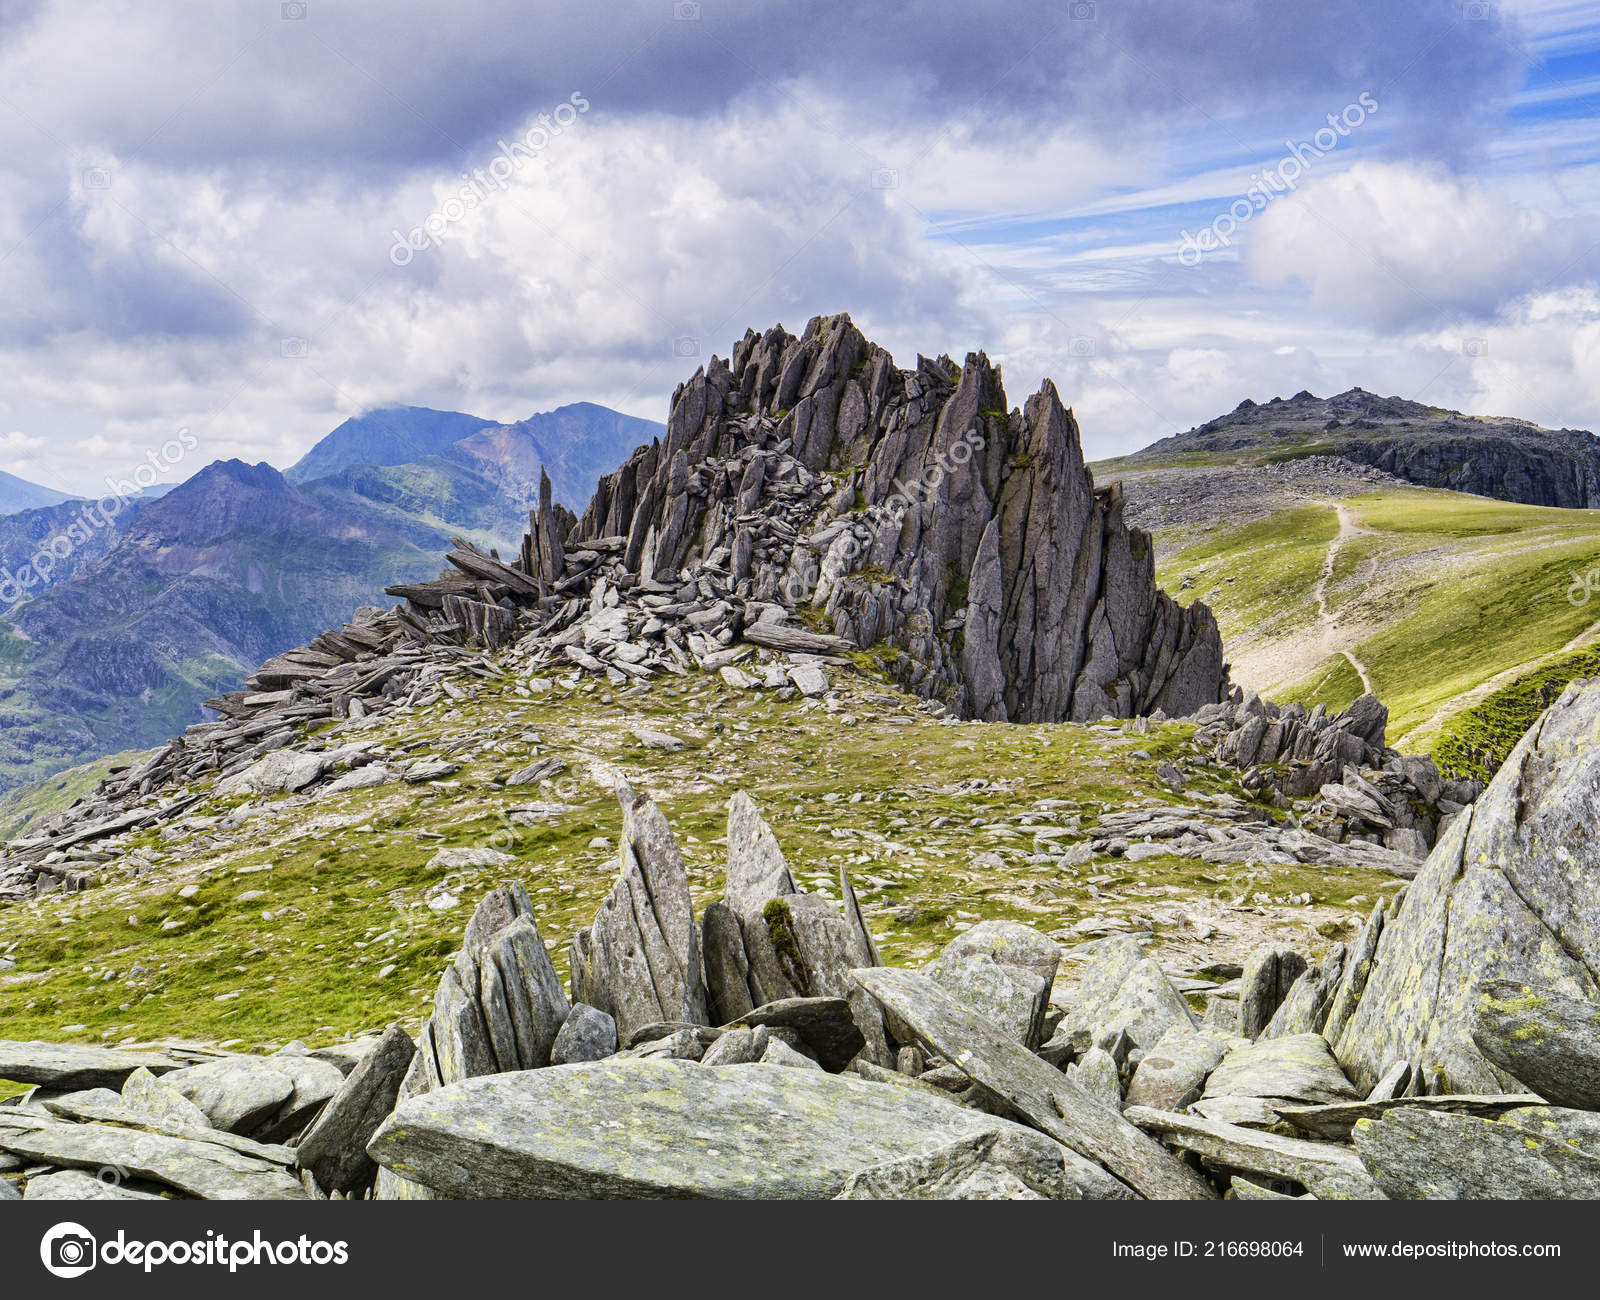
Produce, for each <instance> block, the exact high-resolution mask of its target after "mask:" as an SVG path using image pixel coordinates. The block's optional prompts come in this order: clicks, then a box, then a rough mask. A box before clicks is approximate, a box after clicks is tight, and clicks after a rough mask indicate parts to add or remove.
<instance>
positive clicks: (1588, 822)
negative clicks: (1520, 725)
mask: <svg viewBox="0 0 1600 1300" xmlns="http://www.w3.org/2000/svg"><path fill="white" fill-rule="evenodd" d="M1597 730H1600V682H1596V683H1578V682H1574V683H1573V684H1571V685H1569V686H1568V687H1567V689H1566V691H1565V692H1564V693H1563V695H1562V697H1561V699H1560V700H1559V701H1558V702H1557V703H1556V704H1555V705H1553V706H1552V707H1551V708H1550V709H1549V710H1548V711H1547V712H1546V713H1545V714H1544V716H1543V717H1541V718H1540V719H1539V721H1538V722H1536V723H1535V724H1534V725H1533V727H1531V728H1530V729H1529V731H1528V732H1527V734H1526V735H1524V736H1523V738H1522V740H1521V741H1519V742H1518V744H1517V745H1516V747H1515V748H1514V749H1513V750H1512V752H1511V755H1510V757H1509V758H1508V759H1507V760H1506V762H1505V764H1504V765H1503V766H1502V767H1501V768H1500V770H1499V772H1497V773H1496V775H1495V778H1494V780H1493V781H1492V782H1491V783H1490V785H1489V788H1488V789H1487V790H1486V791H1485V792H1484V793H1483V795H1482V796H1481V797H1480V798H1479V799H1478V801H1477V802H1476V803H1475V804H1473V805H1472V806H1471V807H1469V808H1468V809H1466V810H1465V811H1464V812H1463V813H1462V814H1461V815H1460V816H1459V817H1458V818H1457V819H1456V820H1455V821H1454V822H1453V823H1452V824H1451V826H1450V828H1449V830H1448V831H1446V832H1445V834H1444V835H1443V836H1442V837H1441V839H1440V841H1439V843H1438V845H1437V846H1436V847H1435V848H1434V850H1433V853H1432V854H1431V855H1430V856H1429V858H1428V861H1427V863H1426V864H1425V865H1424V866H1423V868H1422V870H1421V872H1420V873H1419V874H1418V876H1417V878H1416V880H1415V881H1414V882H1412V884H1411V885H1410V886H1409V888H1408V889H1407V891H1406V896H1405V900H1404V902H1403V903H1401V904H1400V906H1399V907H1398V909H1397V910H1396V911H1395V914H1394V915H1393V916H1391V917H1389V918H1388V919H1387V920H1386V921H1385V922H1384V923H1383V925H1382V928H1381V933H1380V934H1379V935H1378V936H1376V940H1375V943H1374V945H1373V947H1374V949H1375V955H1374V958H1373V962H1372V966H1371V972H1370V976H1369V977H1368V978H1367V979H1366V981H1365V985H1364V988H1363V990H1362V993H1361V996H1360V997H1359V1000H1357V1001H1356V1005H1355V1006H1354V1009H1353V1010H1352V1012H1351V1014H1350V1015H1349V1018H1348V1021H1347V1022H1346V1023H1344V1024H1343V1025H1342V1026H1336V1025H1335V1024H1334V1023H1333V1021H1334V1017H1333V1016H1332V1015H1330V1024H1329V1028H1328V1034H1329V1038H1330V1041H1333V1042H1334V1044H1335V1050H1336V1051H1337V1053H1338V1056H1339V1060H1340V1061H1341V1062H1342V1063H1343V1064H1344V1067H1345V1069H1346V1071H1347V1073H1348V1074H1349V1075H1350V1077H1351V1078H1352V1079H1353V1080H1354V1081H1355V1082H1356V1083H1357V1085H1359V1086H1361V1087H1363V1088H1370V1087H1371V1086H1372V1085H1373V1084H1374V1083H1375V1082H1376V1081H1377V1078H1378V1076H1379V1074H1381V1072H1382V1071H1383V1070H1384V1069H1385V1068H1386V1067H1388V1066H1389V1065H1390V1064H1391V1063H1392V1062H1394V1061H1396V1060H1405V1061H1409V1062H1411V1063H1412V1064H1413V1066H1415V1067H1416V1068H1417V1072H1418V1074H1419V1076H1420V1078H1421V1082H1422V1085H1423V1090H1424V1091H1427V1092H1456V1093H1506V1092H1516V1091H1519V1090H1520V1088H1519V1084H1518V1081H1517V1080H1516V1079H1515V1078H1514V1077H1513V1076H1512V1075H1511V1074H1510V1073H1509V1072H1508V1071H1507V1070H1505V1069H1504V1068H1503V1067H1501V1066H1499V1065H1497V1064H1495V1063H1494V1062H1493V1061H1491V1060H1490V1059H1489V1058H1488V1057H1486V1056H1485V1055H1484V1053H1483V1052H1482V1050H1481V1049H1480V1048H1479V1047H1478V1045H1477V1044H1476V1042H1474V1040H1473V1028H1474V1025H1475V1023H1476V1008H1477V1004H1478V989H1479V986H1480V985H1481V984H1482V983H1484V982H1485V981H1487V980H1508V981H1511V982H1513V983H1520V984H1524V985H1527V986H1529V987H1536V988H1539V989H1540V990H1542V991H1547V992H1549V993H1553V994H1556V995H1558V996H1560V997H1564V998H1570V999H1575V1000H1578V1001H1585V1000H1588V1001H1593V1000H1595V999H1596V998H1600V986H1597V984H1596V980H1595V976H1594V974H1593V972H1595V971H1597V970H1600V891H1596V890H1595V889H1594V888H1593V881H1594V880H1595V879H1597V878H1600V746H1597V745H1596V744H1595V743H1594V737H1595V735H1596V732H1597ZM1341 992H1342V990H1341Z"/></svg>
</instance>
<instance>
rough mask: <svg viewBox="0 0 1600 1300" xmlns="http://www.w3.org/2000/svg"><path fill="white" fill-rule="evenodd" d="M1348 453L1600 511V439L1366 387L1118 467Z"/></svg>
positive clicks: (1162, 446)
mask: <svg viewBox="0 0 1600 1300" xmlns="http://www.w3.org/2000/svg"><path fill="white" fill-rule="evenodd" d="M1305 456H1340V457H1343V458H1344V459H1346V460H1352V461H1356V462H1358V463H1360V464H1364V465H1372V466H1374V467H1376V468H1377V469H1381V470H1385V471H1387V472H1388V473H1390V474H1393V475H1395V476H1396V477H1398V478H1403V479H1409V480H1410V481H1411V482H1413V483H1418V484H1421V485H1422V486H1424V487H1437V488H1449V489H1451V490H1453V491H1456V492H1473V493H1476V494H1478V495H1479V496H1490V497H1498V498H1500V499H1501V500H1503V501H1519V502H1522V503H1524V504H1526V505H1535V506H1564V507H1568V508H1581V509H1595V508H1597V507H1600V438H1597V437H1596V436H1595V435H1594V434H1592V433H1589V432H1587V431H1586V430H1583V429H1545V428H1541V427H1540V426H1539V425H1537V424H1533V423H1531V422H1530V421H1527V420H1514V419H1508V418H1504V417H1491V416H1477V415H1463V414H1462V413H1461V412H1460V411H1450V410H1446V409H1444V408H1443V407H1438V406H1425V405H1423V404H1422V403H1421V402H1413V401H1409V400H1407V399H1406V398H1403V397H1379V396H1378V395H1377V394H1376V393H1369V392H1367V391H1365V390H1364V389H1361V388H1352V389H1350V390H1349V391H1348V392H1344V393H1338V394H1336V395H1335V396H1333V397H1317V396H1315V395H1313V394H1311V393H1308V392H1299V393H1296V394H1295V395H1294V396H1293V397H1289V398H1284V397H1275V398H1273V399H1272V400H1271V401H1270V402H1266V403H1259V402H1253V401H1251V400H1249V399H1248V398H1246V399H1245V400H1244V401H1243V402H1241V403H1239V405H1238V406H1237V407H1235V408H1234V409H1233V410H1232V411H1230V412H1229V413H1228V414H1227V415H1223V416H1218V417H1217V418H1216V419H1215V420H1209V421H1207V422H1206V423H1205V424H1202V425H1199V426H1197V427H1196V428H1193V429H1190V430H1189V431H1188V432H1187V433H1180V434H1175V435H1174V436H1173V437H1170V438H1163V439H1162V440H1161V441H1160V442H1157V443H1153V444H1151V445H1150V446H1149V447H1146V448H1145V449H1144V450H1143V451H1140V452H1136V453H1135V454H1134V455H1132V456H1128V457H1125V458H1123V460H1121V461H1119V462H1115V463H1116V464H1120V465H1125V466H1127V467H1128V468H1130V469H1131V468H1134V467H1137V466H1142V465H1162V464H1188V465H1223V464H1230V465H1232V464H1239V465H1248V464H1265V463H1268V462H1272V461H1284V460H1295V459H1299V458H1301V457H1305Z"/></svg>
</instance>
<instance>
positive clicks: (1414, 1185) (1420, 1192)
mask: <svg viewBox="0 0 1600 1300" xmlns="http://www.w3.org/2000/svg"><path fill="white" fill-rule="evenodd" d="M1597 1123H1600V1119H1597V1117H1596V1116H1594V1115H1593V1114H1591V1113H1589V1112H1586V1111H1573V1110H1561V1109H1558V1108H1556V1107H1553V1106H1541V1107H1537V1108H1535V1109H1534V1110H1533V1111H1531V1112H1522V1111H1512V1112H1510V1113H1509V1114H1508V1115H1507V1116H1505V1117H1504V1118H1502V1119H1500V1120H1498V1121H1495V1120H1487V1119H1480V1118H1478V1117H1476V1116H1473V1115H1459V1114H1447V1113H1445V1112H1442V1111H1434V1110H1420V1109H1403V1110H1392V1111H1390V1112H1389V1113H1388V1114H1387V1115H1385V1116H1384V1117H1383V1118H1382V1119H1376V1120H1372V1119H1364V1120H1361V1121H1360V1122H1359V1123H1357V1124H1356V1127H1355V1147H1356V1151H1357V1152H1358V1153H1359V1154H1360V1156H1361V1159H1362V1160H1363V1161H1365V1162H1366V1165H1367V1167H1368V1168H1369V1169H1370V1170H1371V1171H1372V1176H1373V1178H1375V1179H1376V1180H1377V1183H1378V1185H1379V1186H1380V1187H1382V1188H1383V1190H1384V1192H1385V1193H1386V1194H1387V1195H1388V1196H1389V1197H1390V1198H1391V1199H1393V1200H1452V1201H1455V1200H1490V1201H1511V1200H1532V1201H1553V1200H1586V1201H1592V1200H1595V1199H1597V1198H1600V1143H1597V1141H1596V1138H1597V1136H1600V1134H1597V1133H1596V1131H1595V1129H1596V1124H1597Z"/></svg>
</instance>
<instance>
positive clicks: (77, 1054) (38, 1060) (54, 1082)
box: [0, 1039, 183, 1089]
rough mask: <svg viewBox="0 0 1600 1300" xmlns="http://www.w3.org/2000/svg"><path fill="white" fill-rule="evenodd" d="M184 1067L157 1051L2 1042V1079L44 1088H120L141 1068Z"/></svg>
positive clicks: (156, 1070) (159, 1071) (164, 1070)
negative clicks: (128, 1050)
mask: <svg viewBox="0 0 1600 1300" xmlns="http://www.w3.org/2000/svg"><path fill="white" fill-rule="evenodd" d="M182 1064H183V1062H181V1061H175V1060H173V1059H172V1058H171V1057H168V1056H163V1055H161V1054H160V1053H157V1052H125V1051H121V1050H119V1049H116V1048H109V1047H80V1046H78V1045H77V1044H74V1043H24V1042H17V1041H15V1040H13V1039H0V1079H9V1080H10V1081H11V1082H12V1083H28V1084H33V1085H34V1086H36V1087H40V1088H60V1089H74V1088H120V1087H121V1086H122V1084H123V1081H124V1080H125V1079H126V1078H127V1077H128V1076H129V1075H130V1074H132V1073H133V1072H134V1071H135V1070H137V1069H139V1068H140V1067H141V1066H142V1067H143V1068H145V1069H147V1070H149V1071H150V1073H151V1074H166V1073H167V1072H169V1071H171V1070H176V1069H178V1068H180V1067H181V1066H182Z"/></svg>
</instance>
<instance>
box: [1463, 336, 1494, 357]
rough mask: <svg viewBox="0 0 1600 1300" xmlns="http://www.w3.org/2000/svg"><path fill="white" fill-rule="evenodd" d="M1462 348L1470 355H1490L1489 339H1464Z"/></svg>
mask: <svg viewBox="0 0 1600 1300" xmlns="http://www.w3.org/2000/svg"><path fill="white" fill-rule="evenodd" d="M1461 350H1462V351H1463V352H1465V353H1466V354H1467V355H1468V356H1469V357H1486V356H1488V355H1489V340H1488V339H1463V340H1462V343H1461Z"/></svg>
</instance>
